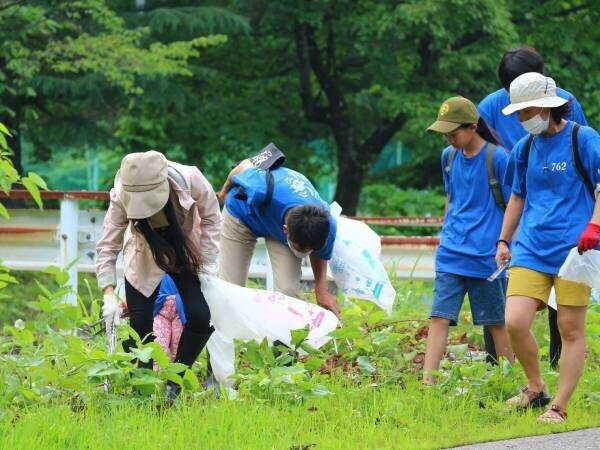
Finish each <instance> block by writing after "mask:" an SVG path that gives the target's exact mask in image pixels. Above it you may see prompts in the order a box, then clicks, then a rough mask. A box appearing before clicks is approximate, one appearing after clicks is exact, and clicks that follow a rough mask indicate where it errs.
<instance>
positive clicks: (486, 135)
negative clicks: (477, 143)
mask: <svg viewBox="0 0 600 450" xmlns="http://www.w3.org/2000/svg"><path fill="white" fill-rule="evenodd" d="M471 125H473V124H471V123H465V124H463V125H461V126H460V128H469V127H470V126H471ZM475 132H476V133H477V134H478V135H479V136H481V137H482V138H483V140H484V141H487V142H489V143H490V144H494V145H498V138H496V136H495V135H494V133H492V130H490V127H488V125H487V123H486V122H485V120H483V117H480V118H479V120H477V128H476V129H475Z"/></svg>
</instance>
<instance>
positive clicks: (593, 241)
mask: <svg viewBox="0 0 600 450" xmlns="http://www.w3.org/2000/svg"><path fill="white" fill-rule="evenodd" d="M599 233H600V225H598V224H597V223H592V222H590V223H588V226H587V227H586V229H585V230H584V231H583V233H581V236H579V242H578V243H577V250H579V254H580V255H581V254H582V253H583V252H585V251H586V250H592V249H593V248H595V247H596V245H598V234H599Z"/></svg>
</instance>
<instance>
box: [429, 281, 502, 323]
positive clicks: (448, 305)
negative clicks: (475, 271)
mask: <svg viewBox="0 0 600 450" xmlns="http://www.w3.org/2000/svg"><path fill="white" fill-rule="evenodd" d="M465 294H469V303H470V305H471V313H472V315H473V324H474V325H504V306H505V304H506V278H498V279H496V280H495V281H492V282H490V281H487V280H486V279H484V278H474V277H466V276H463V275H454V274H451V273H445V272H436V273H435V280H434V282H433V304H432V305H431V315H430V317H441V318H443V319H448V320H450V325H456V322H457V321H458V314H459V313H460V308H461V307H462V304H463V300H464V299H465Z"/></svg>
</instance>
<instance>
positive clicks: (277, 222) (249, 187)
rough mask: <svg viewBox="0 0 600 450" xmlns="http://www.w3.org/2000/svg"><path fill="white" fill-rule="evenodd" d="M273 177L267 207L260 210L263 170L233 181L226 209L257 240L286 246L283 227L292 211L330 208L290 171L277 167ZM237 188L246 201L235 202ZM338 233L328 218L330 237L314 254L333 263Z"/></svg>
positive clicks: (253, 170)
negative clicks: (300, 208) (296, 209)
mask: <svg viewBox="0 0 600 450" xmlns="http://www.w3.org/2000/svg"><path fill="white" fill-rule="evenodd" d="M271 174H272V175H273V197H272V199H271V202H270V203H269V204H268V205H267V206H266V207H261V206H260V205H261V204H262V202H263V201H264V199H265V196H266V192H267V182H266V174H265V171H264V170H263V169H260V168H250V169H247V170H245V171H243V172H242V173H240V174H238V175H236V176H234V177H233V183H234V187H233V188H232V189H231V191H229V193H228V194H227V198H226V199H225V207H226V208H227V211H228V212H229V213H230V214H231V215H232V216H233V217H235V218H237V219H239V220H240V221H242V223H243V224H244V225H246V226H247V227H248V228H249V229H250V231H252V233H254V234H255V235H256V236H257V237H271V238H274V239H277V240H278V241H279V242H281V243H282V244H283V245H286V246H287V238H286V235H285V234H284V232H283V224H284V219H285V213H286V212H287V211H288V210H289V209H290V208H294V207H295V206H302V205H317V206H320V207H321V208H324V209H325V210H327V211H329V205H328V204H327V203H326V202H325V201H323V200H322V199H321V197H319V193H318V192H317V190H316V189H315V188H314V187H313V185H312V184H311V183H310V181H308V179H307V178H306V177H305V176H304V175H302V174H301V173H298V172H296V171H294V170H292V169H288V168H287V167H278V168H277V169H275V170H272V171H271ZM235 186H242V187H243V188H244V190H245V193H246V195H247V197H248V198H247V200H242V199H236V198H235V193H236V191H237V188H236V187H235ZM336 230H337V223H336V221H335V219H334V218H333V217H332V216H331V215H329V235H328V236H327V240H326V241H325V246H324V247H323V248H322V249H320V250H318V251H316V252H315V254H316V255H317V256H318V257H319V258H321V259H326V260H329V259H331V252H332V251H333V243H334V241H335V235H336Z"/></svg>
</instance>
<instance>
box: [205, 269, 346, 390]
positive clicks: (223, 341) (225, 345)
mask: <svg viewBox="0 0 600 450" xmlns="http://www.w3.org/2000/svg"><path fill="white" fill-rule="evenodd" d="M200 283H201V287H202V293H203V294H204V298H205V299H206V302H207V303H208V307H209V308H210V315H211V322H212V323H213V325H214V327H215V330H216V331H215V333H213V335H212V336H211V338H210V340H209V341H208V344H207V346H208V351H209V353H210V359H211V365H212V366H213V373H214V375H215V378H216V379H217V381H219V382H221V383H224V384H226V385H229V383H228V382H230V380H229V376H230V375H233V373H234V357H235V355H234V347H233V340H234V339H242V340H250V339H254V340H257V341H262V340H263V339H264V338H267V340H268V341H269V342H273V341H276V340H277V341H280V342H282V343H284V344H285V345H290V344H291V340H292V335H291V330H296V329H299V328H304V327H305V326H306V325H308V327H309V333H308V336H307V338H306V340H307V342H308V344H310V345H311V346H312V347H314V348H319V347H321V346H322V345H323V344H325V343H326V342H327V341H329V340H330V339H331V338H330V337H329V336H328V334H329V333H330V332H332V331H333V330H335V329H336V328H337V326H338V324H339V321H338V319H337V317H336V316H335V315H334V314H333V313H332V312H331V311H328V310H326V309H324V308H321V307H320V306H318V305H315V304H313V303H308V302H305V301H302V300H298V299H296V298H292V297H288V296H286V295H284V294H282V293H280V292H270V291H265V290H261V289H252V288H246V287H241V286H237V285H235V284H232V283H228V282H227V281H223V280H221V279H220V278H218V277H216V276H209V275H201V276H200ZM213 352H214V353H215V354H214V355H213Z"/></svg>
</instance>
